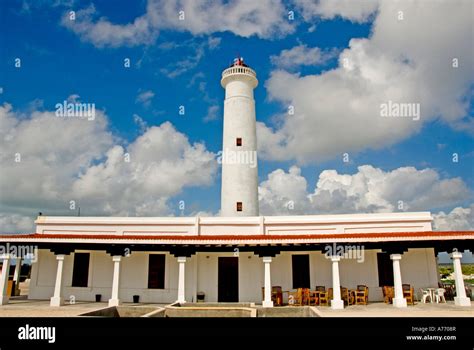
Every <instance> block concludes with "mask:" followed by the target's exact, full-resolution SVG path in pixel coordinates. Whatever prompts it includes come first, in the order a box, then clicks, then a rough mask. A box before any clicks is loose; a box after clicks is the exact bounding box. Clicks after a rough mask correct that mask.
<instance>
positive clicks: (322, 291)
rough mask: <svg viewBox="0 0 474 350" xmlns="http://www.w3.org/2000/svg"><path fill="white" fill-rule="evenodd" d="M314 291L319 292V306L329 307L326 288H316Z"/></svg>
mask: <svg viewBox="0 0 474 350" xmlns="http://www.w3.org/2000/svg"><path fill="white" fill-rule="evenodd" d="M316 290H317V291H318V292H319V305H321V306H328V305H329V293H328V292H326V287H324V286H316Z"/></svg>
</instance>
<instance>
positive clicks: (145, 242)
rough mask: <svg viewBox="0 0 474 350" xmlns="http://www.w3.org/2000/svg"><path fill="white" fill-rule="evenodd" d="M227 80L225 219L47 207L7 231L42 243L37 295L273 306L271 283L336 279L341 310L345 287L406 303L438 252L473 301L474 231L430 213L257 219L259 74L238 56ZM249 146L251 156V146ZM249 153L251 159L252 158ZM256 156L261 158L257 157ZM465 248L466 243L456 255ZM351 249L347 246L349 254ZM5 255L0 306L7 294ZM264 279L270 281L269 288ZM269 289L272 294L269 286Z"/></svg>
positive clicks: (432, 283)
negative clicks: (471, 255) (439, 226)
mask: <svg viewBox="0 0 474 350" xmlns="http://www.w3.org/2000/svg"><path fill="white" fill-rule="evenodd" d="M221 83H222V86H223V87H224V88H225V89H226V100H225V107H224V141H223V143H224V144H223V151H224V152H226V151H227V152H229V153H228V156H229V154H233V155H232V156H230V158H227V162H226V161H225V160H224V161H223V164H222V199H221V201H222V202H221V206H222V207H221V212H222V216H221V217H187V218H183V217H179V218H177V217H175V218H172V217H134V218H132V217H55V216H38V218H37V220H36V232H35V233H34V234H29V235H2V236H0V244H3V245H6V244H8V247H9V248H19V247H22V246H29V245H33V246H36V247H37V248H38V254H37V259H36V261H35V262H34V264H33V268H32V274H31V282H30V287H29V296H28V297H29V298H30V299H45V300H48V299H49V300H51V306H60V305H62V304H63V303H64V301H65V300H66V301H68V300H71V299H72V298H74V300H77V301H79V300H84V301H93V300H95V298H96V295H97V294H100V295H101V296H102V298H103V299H106V300H109V305H111V306H113V305H118V304H119V303H120V302H131V301H132V300H133V296H139V300H140V302H147V303H171V302H175V301H178V302H181V303H182V302H186V301H196V298H197V295H198V294H200V293H204V296H205V301H207V302H255V303H257V304H263V306H265V307H271V306H273V303H272V300H271V294H270V291H271V287H272V286H280V287H281V288H282V289H283V290H285V291H291V290H295V289H296V288H299V287H307V288H311V289H314V288H315V287H316V286H325V287H326V288H330V287H331V288H333V291H334V295H333V300H332V301H331V305H332V307H333V308H336V309H337V308H343V307H344V304H343V302H342V301H341V296H340V293H339V290H340V287H341V286H344V287H346V288H356V286H357V285H365V286H367V287H368V288H369V301H381V300H382V288H381V287H382V286H383V285H390V284H391V285H394V290H395V298H394V303H393V304H394V306H395V307H405V306H406V301H405V299H404V298H403V292H402V283H408V284H410V285H411V286H413V287H414V288H415V290H418V288H427V287H437V286H438V272H437V261H436V256H437V253H438V252H440V251H448V252H453V254H452V257H453V262H454V267H455V273H456V276H457V278H456V290H457V291H459V295H457V296H456V298H455V302H456V304H458V305H470V300H469V299H468V298H467V297H466V295H465V293H464V284H463V280H462V274H461V271H460V268H461V264H460V258H461V253H459V252H460V251H463V250H464V249H471V250H472V246H473V244H472V243H473V240H474V232H472V231H456V232H436V231H432V227H431V222H432V217H431V214H430V213H429V212H417V213H386V214H385V213H384V214H353V215H307V216H258V215H259V212H258V193H257V191H258V176H257V167H256V158H254V161H252V160H249V159H251V158H249V157H251V156H250V155H252V157H253V154H255V155H256V149H257V144H256V142H257V140H256V131H255V103H254V99H253V89H254V88H255V87H256V86H257V83H258V82H257V78H256V74H255V72H254V71H253V70H252V69H250V68H249V67H248V66H246V65H245V64H244V63H243V61H242V60H241V59H238V60H237V61H236V62H235V63H234V65H232V66H231V67H229V68H227V69H226V70H224V72H223V74H222V81H221ZM242 152H243V153H242ZM245 155H246V156H245ZM254 165H255V166H254ZM458 251H459V252H458ZM343 253H346V254H345V255H344V254H343ZM12 258H14V257H12V256H11V254H5V255H4V256H3V273H2V277H1V278H0V288H1V289H0V292H1V295H0V296H1V298H0V305H1V304H5V303H8V296H7V295H6V288H7V278H6V276H7V275H8V273H7V271H8V269H9V266H10V260H11V259H12ZM263 287H265V288H264V289H263ZM263 290H265V293H264V294H265V295H262V291H263Z"/></svg>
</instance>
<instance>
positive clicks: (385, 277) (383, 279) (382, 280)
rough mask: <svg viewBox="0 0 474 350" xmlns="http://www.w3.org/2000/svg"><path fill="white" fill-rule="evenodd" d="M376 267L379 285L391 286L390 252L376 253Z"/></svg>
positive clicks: (391, 267) (391, 265) (391, 266)
mask: <svg viewBox="0 0 474 350" xmlns="http://www.w3.org/2000/svg"><path fill="white" fill-rule="evenodd" d="M377 268H378V270H379V287H383V286H393V264H392V261H391V260H390V254H388V253H377Z"/></svg>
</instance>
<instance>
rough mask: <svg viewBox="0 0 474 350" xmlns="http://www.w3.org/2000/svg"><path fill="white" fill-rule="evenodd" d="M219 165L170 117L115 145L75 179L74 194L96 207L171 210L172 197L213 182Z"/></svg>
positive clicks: (117, 211)
mask: <svg viewBox="0 0 474 350" xmlns="http://www.w3.org/2000/svg"><path fill="white" fill-rule="evenodd" d="M125 153H128V155H129V159H130V161H129V162H127V161H126V158H127V155H126V154H125ZM216 171H217V162H216V160H215V158H214V154H213V153H210V152H208V151H206V149H205V146H204V145H203V144H200V143H195V144H193V145H191V144H190V143H189V141H188V139H187V137H186V136H185V135H183V134H181V133H179V132H177V131H176V129H175V128H174V127H173V126H172V125H171V123H169V122H166V123H163V124H162V125H160V126H158V127H156V126H154V127H150V128H149V129H147V131H146V132H145V133H144V134H143V135H141V136H140V137H138V138H137V139H136V140H135V141H134V142H133V143H132V144H130V146H129V147H128V148H127V150H125V149H124V148H123V147H122V146H114V147H113V148H111V149H110V150H109V151H108V152H107V154H106V159H105V160H104V161H103V162H101V163H100V164H98V165H95V166H91V167H89V168H88V169H87V171H86V172H84V173H83V174H82V175H81V176H80V177H79V179H78V180H77V181H75V183H74V184H73V194H74V195H75V197H77V198H78V199H79V200H80V202H81V203H84V204H85V205H87V206H88V207H89V206H97V205H98V204H99V205H100V207H99V208H97V209H98V210H99V211H101V212H105V213H107V214H119V215H131V214H132V215H157V214H159V213H166V214H169V213H170V210H169V208H168V207H167V203H166V201H167V200H168V199H169V198H170V197H172V196H174V195H176V194H178V193H180V192H181V191H182V190H183V188H184V187H190V186H206V185H210V184H211V183H212V181H213V179H214V176H215V174H216ZM88 203H90V205H89V204H88Z"/></svg>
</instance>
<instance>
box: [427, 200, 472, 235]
mask: <svg viewBox="0 0 474 350" xmlns="http://www.w3.org/2000/svg"><path fill="white" fill-rule="evenodd" d="M433 218H434V222H433V228H434V229H436V230H440V231H460V230H474V204H472V205H471V206H470V207H469V208H462V207H457V208H454V209H453V210H451V212H450V213H447V214H446V213H444V212H443V211H441V212H439V213H438V214H434V215H433Z"/></svg>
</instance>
